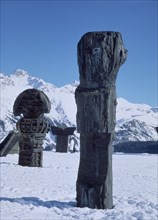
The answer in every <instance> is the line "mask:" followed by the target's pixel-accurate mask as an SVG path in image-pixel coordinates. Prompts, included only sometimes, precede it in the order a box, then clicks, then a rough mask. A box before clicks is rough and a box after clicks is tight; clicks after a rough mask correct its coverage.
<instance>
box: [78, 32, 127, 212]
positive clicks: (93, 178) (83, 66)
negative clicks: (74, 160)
mask: <svg viewBox="0 0 158 220" xmlns="http://www.w3.org/2000/svg"><path fill="white" fill-rule="evenodd" d="M126 57H127V50H125V48H124V45H123V42H122V37H121V34H120V33H119V32H89V33H86V34H85V35H84V36H83V37H82V38H81V40H80V41H79V43H78V65H79V73H80V84H79V86H78V87H77V89H76V91H75V98H76V104H77V130H78V132H79V133H80V164H79V171H78V178H77V206H78V207H89V208H98V209H111V208H112V207H113V198H112V152H113V148H112V141H113V137H114V128H115V115H116V103H117V102H116V89H115V81H116V77H117V72H118V70H119V67H120V66H121V65H122V64H123V63H124V61H125V60H126Z"/></svg>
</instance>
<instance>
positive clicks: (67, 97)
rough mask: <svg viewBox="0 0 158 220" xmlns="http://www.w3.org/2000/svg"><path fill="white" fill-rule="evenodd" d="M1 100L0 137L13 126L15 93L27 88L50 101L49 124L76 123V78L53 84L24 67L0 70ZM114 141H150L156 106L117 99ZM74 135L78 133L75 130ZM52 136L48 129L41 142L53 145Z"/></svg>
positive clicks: (156, 112)
mask: <svg viewBox="0 0 158 220" xmlns="http://www.w3.org/2000/svg"><path fill="white" fill-rule="evenodd" d="M0 85H1V90H0V91H1V94H0V96H1V103H0V112H1V114H0V141H2V140H3V139H4V138H5V136H6V135H7V134H8V133H9V131H10V130H13V128H15V124H16V121H17V120H18V118H15V117H14V116H13V104H14V101H15V99H16V97H17V96H18V95H19V93H21V92H22V91H24V90H25V89H28V88H36V89H39V90H42V91H43V92H44V93H46V95H47V96H48V97H49V99H50V101H51V112H50V113H49V114H47V115H46V116H47V117H49V119H50V121H51V123H52V124H53V125H56V126H58V125H60V126H76V103H75V98H74V92H75V89H76V88H77V86H78V82H74V83H72V84H69V85H65V86H63V87H60V88H57V87H56V86H54V85H53V84H51V83H47V82H45V81H44V80H42V79H39V78H36V77H33V76H30V75H29V74H28V73H27V72H26V71H24V70H17V71H16V72H15V73H14V74H11V75H10V76H7V75H6V74H0ZM117 102H118V104H117V108H116V110H117V111H116V128H115V131H116V134H115V140H114V142H115V143H120V142H125V141H139V140H140V141H154V140H157V133H156V131H155V127H156V126H157V114H158V108H157V107H150V106H148V105H145V104H133V103H130V102H128V101H127V100H125V99H123V98H118V99H117ZM75 137H76V139H78V137H79V134H77V133H75ZM54 143H55V137H54V136H53V135H52V134H51V133H49V134H48V135H47V137H46V141H45V145H47V146H53V145H54ZM49 149H52V148H51V147H50V148H49Z"/></svg>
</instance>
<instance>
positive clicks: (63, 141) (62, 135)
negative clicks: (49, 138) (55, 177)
mask: <svg viewBox="0 0 158 220" xmlns="http://www.w3.org/2000/svg"><path fill="white" fill-rule="evenodd" d="M75 129H76V128H75V127H66V128H59V127H55V126H51V130H52V133H53V134H55V135H57V140H56V152H60V153H67V150H68V138H69V135H73V133H74V131H75Z"/></svg>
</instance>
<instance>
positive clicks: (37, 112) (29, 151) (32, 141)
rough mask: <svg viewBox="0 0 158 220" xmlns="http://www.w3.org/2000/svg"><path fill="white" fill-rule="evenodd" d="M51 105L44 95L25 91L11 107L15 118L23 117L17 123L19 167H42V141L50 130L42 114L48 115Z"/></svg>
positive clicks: (37, 91)
mask: <svg viewBox="0 0 158 220" xmlns="http://www.w3.org/2000/svg"><path fill="white" fill-rule="evenodd" d="M50 109H51V103H50V101H49V99H48V97H47V96H46V94H45V93H43V92H42V91H39V90H37V89H27V90H25V91H23V92H22V93H20V94H19V96H18V97H17V98H16V100H15V102H14V106H13V113H14V115H15V116H19V115H23V117H22V118H21V119H20V120H19V121H18V122H17V130H18V131H19V133H20V141H19V165H21V166H29V167H42V159H43V147H42V145H43V140H44V138H45V136H46V133H47V132H48V131H49V130H50V124H49V121H48V120H47V118H45V117H44V113H49V112H50Z"/></svg>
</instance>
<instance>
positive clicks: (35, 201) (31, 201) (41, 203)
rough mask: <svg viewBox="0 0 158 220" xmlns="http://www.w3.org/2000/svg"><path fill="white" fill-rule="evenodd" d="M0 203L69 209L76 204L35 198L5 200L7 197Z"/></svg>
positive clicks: (2, 198)
mask: <svg viewBox="0 0 158 220" xmlns="http://www.w3.org/2000/svg"><path fill="white" fill-rule="evenodd" d="M0 201H7V202H13V203H19V204H21V205H33V206H37V207H39V206H42V207H46V208H53V207H56V208H59V209H64V208H71V207H76V202H74V201H70V202H59V201H56V200H53V201H43V200H41V199H39V198H37V197H22V198H7V197H0Z"/></svg>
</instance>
